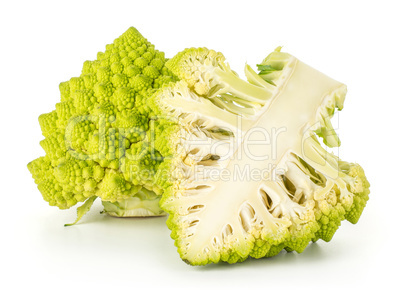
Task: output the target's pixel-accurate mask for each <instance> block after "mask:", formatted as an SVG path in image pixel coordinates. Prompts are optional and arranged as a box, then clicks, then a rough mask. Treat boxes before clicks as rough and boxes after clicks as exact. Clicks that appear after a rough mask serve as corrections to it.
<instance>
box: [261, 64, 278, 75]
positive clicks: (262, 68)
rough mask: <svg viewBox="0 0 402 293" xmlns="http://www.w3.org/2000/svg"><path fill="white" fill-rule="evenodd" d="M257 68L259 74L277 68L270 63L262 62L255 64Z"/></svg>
mask: <svg viewBox="0 0 402 293" xmlns="http://www.w3.org/2000/svg"><path fill="white" fill-rule="evenodd" d="M257 68H258V70H259V71H260V73H258V74H259V75H262V74H268V73H271V72H273V71H276V70H277V69H275V68H274V67H272V66H271V65H264V64H257Z"/></svg>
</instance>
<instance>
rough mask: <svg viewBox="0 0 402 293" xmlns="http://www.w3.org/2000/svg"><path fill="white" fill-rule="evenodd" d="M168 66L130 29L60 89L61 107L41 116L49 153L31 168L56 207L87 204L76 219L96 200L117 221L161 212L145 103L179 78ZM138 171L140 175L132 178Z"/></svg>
mask: <svg viewBox="0 0 402 293" xmlns="http://www.w3.org/2000/svg"><path fill="white" fill-rule="evenodd" d="M166 60H167V59H166V58H165V55H164V53H163V52H161V51H158V50H156V49H155V47H154V45H152V44H151V43H150V42H148V41H147V40H146V39H145V38H144V37H143V36H142V35H141V34H140V33H139V32H138V31H137V30H136V29H135V28H133V27H132V28H129V29H128V30H127V31H126V32H125V33H124V34H123V35H122V36H120V37H119V38H117V39H116V40H115V41H114V42H113V43H112V44H109V45H107V46H106V51H105V52H99V53H98V56H97V59H96V60H94V61H86V62H85V63H84V66H83V69H82V73H81V75H80V76H79V77H73V78H71V79H70V80H69V81H66V82H62V83H61V84H60V94H61V101H60V102H59V103H57V104H56V109H55V110H54V111H52V112H50V113H47V114H42V115H40V116H39V124H40V126H41V129H42V133H43V136H44V137H45V139H44V140H42V141H41V143H40V145H41V146H42V148H43V149H44V150H45V152H46V155H45V156H43V157H40V158H38V159H36V160H34V161H32V162H30V163H29V164H28V168H29V171H30V172H31V173H32V176H33V178H34V179H35V182H36V183H37V184H38V188H39V190H40V192H41V193H42V195H43V198H44V199H45V200H46V201H47V202H49V204H50V205H52V206H57V207H59V208H60V209H68V208H70V207H72V206H74V205H76V204H77V203H78V202H83V201H88V202H87V203H86V205H84V206H83V208H82V209H79V210H78V212H79V215H78V219H77V220H79V218H80V217H81V216H82V215H83V213H84V212H85V211H87V210H88V209H89V207H90V205H91V204H92V203H93V201H94V198H96V197H99V198H101V200H102V201H103V203H104V207H105V211H106V212H109V213H110V214H112V215H115V216H151V215H160V214H163V211H162V210H160V208H159V206H158V199H159V195H160V194H161V192H162V189H161V188H160V187H158V186H157V185H156V184H155V183H154V180H153V178H154V177H153V174H154V173H155V172H156V170H157V169H158V166H159V165H160V163H161V157H160V156H159V155H158V151H157V150H154V149H152V148H150V143H149V132H150V129H149V124H150V119H151V117H152V113H151V111H150V109H149V107H148V106H147V102H146V100H147V99H148V98H149V96H150V95H152V93H153V92H154V91H155V90H156V89H157V88H159V87H161V86H162V85H163V84H165V83H169V82H171V81H174V80H175V77H174V76H173V75H172V74H171V73H170V71H169V70H168V69H167V68H166V66H165V62H166ZM133 166H135V167H138V168H140V169H139V170H140V171H141V172H139V173H136V174H132V172H135V171H137V170H135V169H133V168H131V167H133Z"/></svg>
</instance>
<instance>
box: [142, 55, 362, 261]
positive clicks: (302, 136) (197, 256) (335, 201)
mask: <svg viewBox="0 0 402 293" xmlns="http://www.w3.org/2000/svg"><path fill="white" fill-rule="evenodd" d="M166 66H167V68H168V69H170V70H171V71H172V72H173V73H174V74H175V75H176V76H178V77H179V78H180V81H177V82H174V83H170V84H168V85H165V86H163V87H162V88H161V89H160V90H159V91H157V92H156V93H155V94H154V95H153V96H152V98H151V99H150V100H149V103H150V106H151V108H152V109H153V112H154V113H157V115H158V119H155V121H153V122H154V123H155V124H156V126H154V127H155V129H156V130H157V131H156V135H155V136H156V139H155V145H156V148H157V149H158V150H159V151H160V153H161V155H162V156H163V157H164V161H163V162H162V163H161V165H160V167H159V170H158V171H157V172H156V178H157V181H159V182H161V183H159V185H160V186H163V187H164V193H163V196H162V200H161V207H162V209H164V210H165V211H166V212H167V213H168V214H169V215H170V216H169V219H168V227H169V228H170V229H171V230H172V238H173V239H174V240H175V244H176V246H177V247H178V252H179V253H180V256H181V257H182V259H183V260H185V261H186V262H188V263H190V264H192V265H204V264H207V263H211V262H214V263H216V262H219V261H225V262H229V263H235V262H240V261H243V260H245V259H246V258H248V257H254V258H261V257H269V256H273V255H275V254H277V253H279V252H280V251H281V250H282V249H286V250H288V251H297V252H302V251H303V250H304V249H305V247H306V246H307V245H308V243H309V242H311V241H317V240H318V239H323V240H325V241H329V240H331V238H332V236H333V235H334V233H335V231H336V230H337V228H338V227H339V225H340V223H341V221H342V220H344V219H346V220H348V221H350V222H352V223H356V222H357V220H358V219H359V217H360V215H361V213H362V210H363V208H364V206H365V204H366V201H367V200H368V193H369V189H368V188H369V183H368V181H367V180H366V177H365V175H364V172H363V169H362V168H361V167H360V166H359V165H357V164H354V163H347V162H344V161H341V160H339V158H337V157H336V156H335V155H334V154H332V153H329V152H327V151H326V150H325V149H324V148H323V147H322V145H321V143H320V142H319V137H321V138H322V139H323V141H324V143H325V144H326V145H327V146H329V147H334V146H339V144H340V141H339V138H338V137H337V135H336V133H335V132H334V130H333V127H332V126H331V123H330V118H331V117H332V116H333V114H334V111H335V109H339V110H341V109H342V107H343V102H344V98H345V94H346V86H345V85H343V84H341V83H339V82H337V81H335V80H333V79H331V78H329V77H327V76H325V75H323V74H322V73H320V72H318V71H316V70H315V69H313V68H311V67H309V66H308V65H306V64H304V63H302V62H301V61H299V60H298V59H296V58H295V57H293V56H291V55H289V54H286V53H283V52H281V51H280V48H278V49H277V50H275V51H274V52H273V53H271V54H270V55H269V56H268V57H267V58H266V59H265V60H264V61H263V62H262V64H260V65H259V69H260V70H261V71H260V73H259V74H257V73H256V72H255V71H253V70H252V69H251V67H250V66H246V68H245V74H246V77H247V79H248V82H246V81H244V80H242V79H240V78H239V77H238V76H237V75H236V73H235V72H233V71H232V70H231V69H230V67H229V65H228V64H227V63H226V62H225V58H224V56H223V55H222V54H221V53H217V52H215V51H213V50H208V49H206V48H191V49H186V50H184V51H182V52H180V53H179V54H177V55H176V56H175V57H174V58H172V59H170V60H169V61H168V62H167V63H166ZM161 146H163V147H161ZM166 174H168V175H169V176H163V175H166Z"/></svg>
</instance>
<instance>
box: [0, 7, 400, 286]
mask: <svg viewBox="0 0 402 293" xmlns="http://www.w3.org/2000/svg"><path fill="white" fill-rule="evenodd" d="M11 3H12V4H11ZM397 3H398V1H339V0H338V1H314V2H313V1H251V0H247V1H217V0H215V1H206V0H203V1H197V2H195V1H173V0H171V1H148V2H145V1H126V2H123V1H105V2H104V1H94V2H89V1H66V2H65V3H62V2H61V1H39V0H38V1H12V2H11V1H7V2H6V1H3V2H2V4H1V5H0V32H1V41H0V42H1V45H0V56H1V67H0V72H1V78H0V85H1V94H0V95H1V97H0V100H1V106H0V112H1V115H0V119H1V125H2V131H1V136H0V137H1V154H2V157H1V161H0V162H1V166H3V167H2V168H1V171H0V172H1V176H0V180H1V191H0V194H1V204H2V206H1V221H0V223H1V226H0V227H1V230H0V240H1V241H0V243H1V244H0V245H1V260H0V265H1V268H2V270H3V272H2V273H0V279H1V281H0V285H1V288H2V291H3V289H5V290H4V291H3V292H27V291H28V290H35V292H36V290H38V292H39V291H40V292H92V291H96V292H115V291H116V292H117V291H120V292H121V291H124V292H156V291H159V290H168V289H170V288H174V289H175V292H177V291H183V292H184V291H186V292H198V291H205V290H209V291H210V292H217V291H218V290H232V291H239V292H240V291H247V292H251V291H256V290H261V291H265V292H292V291H294V290H297V292H328V291H329V292H332V291H334V292H335V291H338V290H340V289H341V290H342V291H344V292H356V290H362V291H361V292H363V290H366V289H367V290H369V289H380V290H382V291H385V290H390V289H391V288H393V286H399V285H398V284H399V280H398V279H399V278H400V273H401V270H400V267H399V265H400V263H401V262H402V257H401V247H400V245H401V240H402V237H401V230H402V229H401V224H400V214H401V197H402V191H401V184H402V176H401V173H402V172H401V170H402V168H401V163H402V162H401V150H400V149H401V135H402V134H401V122H400V121H401V119H400V116H399V115H400V112H401V106H402V103H401V100H402V94H401V84H402V74H401V68H402V62H401V52H402V45H401V31H400V29H401V27H402V21H401V9H400V7H399V5H398V4H397ZM130 26H135V27H136V28H137V29H138V30H139V31H140V32H141V33H142V34H143V35H144V36H146V37H147V38H148V39H149V40H150V41H151V42H152V43H154V44H155V45H156V47H157V48H159V49H160V50H162V51H165V52H166V55H167V56H168V57H171V56H173V54H174V53H176V52H178V51H179V50H182V49H183V48H185V47H190V46H206V47H209V48H213V49H215V50H219V51H223V52H224V53H225V55H226V58H227V59H228V60H229V62H230V64H231V66H232V68H233V69H235V70H236V71H238V72H241V71H242V69H243V66H244V64H245V62H247V63H248V64H250V65H252V66H254V65H255V64H256V63H258V62H260V61H261V60H262V59H263V58H264V57H265V56H266V55H267V54H268V53H269V52H271V51H272V50H273V49H274V48H275V47H276V46H278V45H282V46H284V49H283V50H284V51H286V52H289V53H291V54H293V55H295V56H296V57H298V58H299V59H301V60H302V61H304V62H305V63H307V64H309V65H311V66H313V67H315V68H317V69H319V70H320V71H322V72H324V73H326V74H327V75H329V76H331V77H333V78H335V79H337V80H339V81H342V82H344V83H345V84H347V85H348V90H349V91H348V95H347V99H346V102H345V108H344V110H343V111H342V112H341V113H340V114H339V119H338V120H339V126H338V133H339V136H340V138H341V140H342V148H341V149H340V151H339V154H340V156H341V157H342V158H343V159H344V160H347V161H356V162H359V163H360V164H361V165H362V166H363V167H364V169H365V171H366V175H367V177H368V179H369V180H370V182H371V186H372V187H371V199H370V200H369V202H368V205H367V207H366V209H365V211H364V213H363V215H362V217H361V219H360V221H359V223H358V224H357V225H352V224H349V223H346V222H344V223H343V224H342V226H341V228H340V229H339V230H338V232H337V233H336V234H335V237H334V239H333V240H332V241H331V242H330V243H324V242H318V243H316V244H313V245H310V246H309V247H308V248H307V249H306V250H305V252H303V253H302V254H299V255H298V254H296V253H281V254H280V255H279V256H277V257H274V258H271V259H262V260H248V261H246V262H244V263H241V264H236V265H226V264H219V265H209V266H206V267H191V266H188V265H186V264H185V263H184V262H182V261H181V260H180V257H179V255H178V254H177V252H176V248H175V247H174V245H173V241H172V240H171V239H170V231H169V230H168V229H167V227H166V225H165V221H166V218H154V219H115V218H110V217H107V216H104V215H100V214H99V211H100V210H101V207H100V206H99V205H95V207H94V208H93V209H92V210H91V212H90V213H89V214H88V215H87V216H85V217H84V218H83V220H82V221H81V223H80V224H79V225H76V226H73V227H69V228H65V227H63V224H65V223H68V222H71V221H72V220H73V219H74V218H75V209H74V208H73V209H71V210H67V211H60V210H58V209H57V208H55V207H50V206H48V205H47V203H46V202H44V201H43V200H42V198H41V195H40V193H39V191H38V190H37V188H36V186H35V184H34V182H33V180H32V178H31V175H30V173H29V172H28V170H27V168H26V164H27V163H28V162H29V161H31V160H33V159H34V158H36V157H38V156H40V155H42V154H43V151H42V149H41V148H40V146H39V141H40V140H41V139H42V136H41V131H40V128H39V124H38V122H37V118H38V116H39V114H41V113H45V112H49V111H51V110H53V109H54V105H55V103H57V102H58V100H59V92H58V84H59V82H61V81H65V80H68V79H69V78H70V77H73V76H78V75H79V74H80V71H81V68H82V63H83V62H84V61H85V60H91V59H95V58H96V53H97V52H98V51H102V50H104V47H105V45H106V44H107V43H110V42H112V41H113V40H114V38H116V37H118V36H119V35H120V34H121V33H123V32H124V31H125V30H126V29H127V28H128V27H130ZM215 290H216V291H215ZM395 290H397V289H395Z"/></svg>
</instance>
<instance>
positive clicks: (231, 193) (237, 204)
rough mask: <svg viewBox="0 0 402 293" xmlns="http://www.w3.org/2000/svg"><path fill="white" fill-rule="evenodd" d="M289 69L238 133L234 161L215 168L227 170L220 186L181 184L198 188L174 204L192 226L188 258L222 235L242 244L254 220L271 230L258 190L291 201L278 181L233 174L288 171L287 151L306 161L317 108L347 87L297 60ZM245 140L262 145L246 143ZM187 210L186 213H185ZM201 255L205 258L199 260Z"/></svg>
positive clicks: (204, 250)
mask: <svg viewBox="0 0 402 293" xmlns="http://www.w3.org/2000/svg"><path fill="white" fill-rule="evenodd" d="M288 68H290V70H291V72H290V73H289V74H288V75H287V77H288V79H287V81H285V82H284V83H283V84H282V85H281V87H282V88H278V91H277V92H276V95H275V96H274V97H272V100H271V102H269V103H267V104H266V105H265V106H264V107H263V108H262V109H261V111H260V112H259V114H258V116H255V117H256V118H255V119H254V120H253V121H252V125H250V120H249V119H247V127H246V128H247V129H248V131H246V132H243V131H241V133H242V135H241V137H242V138H243V140H242V143H241V144H240V145H239V147H238V148H237V150H236V151H235V152H234V153H233V154H231V155H232V157H231V158H230V159H229V158H228V159H227V161H226V162H225V164H222V163H221V164H220V166H219V167H215V168H216V169H217V170H220V171H219V172H225V178H226V180H220V181H219V183H218V182H217V181H213V180H211V178H206V180H203V179H202V178H201V179H200V178H196V179H193V178H194V177H193V178H192V179H191V180H189V181H187V182H186V181H183V182H182V185H183V187H184V188H189V186H190V185H191V186H194V187H196V186H201V187H199V188H198V189H197V190H196V191H194V190H192V191H190V190H188V192H186V191H185V190H183V195H182V196H180V198H179V199H178V201H177V204H180V205H181V208H182V209H181V211H182V212H181V213H180V215H181V216H182V217H181V218H180V220H182V221H183V222H188V223H190V225H189V227H186V228H185V229H186V234H187V236H188V237H187V238H186V239H184V240H183V241H184V243H189V244H188V245H186V246H185V247H186V254H187V258H188V259H195V258H204V257H208V256H207V255H208V254H209V253H211V252H212V251H213V250H214V247H215V248H216V246H222V245H223V244H224V242H225V241H227V239H226V240H225V239H223V238H224V237H225V235H226V236H228V235H229V237H231V236H230V235H234V236H235V237H236V239H234V240H235V241H236V243H237V244H238V245H239V246H241V245H242V244H243V243H244V242H245V241H246V239H247V237H248V235H247V231H246V230H247V225H249V224H248V223H250V222H251V221H252V219H253V218H254V219H255V221H257V222H262V223H263V226H265V228H266V229H267V227H268V230H269V227H270V225H272V223H269V221H271V220H272V218H273V216H278V215H272V214H271V213H270V211H269V209H268V208H267V203H266V202H265V203H264V200H265V201H266V198H265V199H264V197H263V196H261V194H262V193H261V192H262V190H264V191H265V192H266V193H267V194H268V195H269V196H270V198H271V200H273V201H275V202H282V203H286V202H288V201H289V198H288V197H287V196H286V195H285V194H284V193H283V192H278V182H276V181H272V178H273V177H272V176H268V178H269V179H265V180H251V179H250V178H248V180H239V179H237V180H236V179H235V178H234V176H235V174H237V176H238V175H239V172H238V171H239V170H240V171H241V172H242V171H243V170H246V169H248V170H250V171H252V170H259V171H262V170H268V173H269V172H271V173H272V172H273V171H274V170H275V169H276V170H278V169H280V168H283V169H286V164H285V162H284V161H285V159H284V158H285V157H286V155H287V154H289V153H294V154H296V155H298V156H299V157H301V158H304V155H305V152H304V150H303V139H305V136H306V134H309V135H310V134H311V129H310V128H311V127H312V125H314V123H316V122H317V121H316V119H317V117H316V115H317V112H319V109H320V107H322V105H325V104H326V99H330V98H332V96H333V93H334V92H338V93H340V94H344V93H345V92H346V87H345V85H343V84H341V83H339V82H337V81H335V80H333V79H331V78H329V77H327V76H325V75H324V74H322V73H320V72H319V71H317V70H315V69H313V68H311V67H309V66H308V65H306V64H304V63H302V62H300V61H298V60H297V59H295V58H292V59H291V60H290V61H289V63H288ZM194 110H196V109H194ZM208 118H209V117H208ZM239 119H241V118H239ZM218 120H219V117H218ZM233 124H234V123H233ZM260 128H261V129H264V130H266V132H267V133H269V134H273V133H274V131H276V133H277V135H276V136H277V137H276V140H275V141H272V139H273V137H271V138H270V139H271V143H269V142H267V137H266V133H265V134H264V132H263V131H259V130H258V129H260ZM244 129H245V127H244V126H243V127H242V130H244ZM247 138H252V139H253V141H260V142H262V141H265V143H252V142H250V141H248V142H247V141H246V139H247ZM272 143H273V144H272ZM250 155H254V156H258V159H257V158H250ZM282 159H284V160H282ZM308 159H309V158H306V160H308ZM281 160H282V162H281ZM317 163H319V162H317ZM222 166H225V168H224V169H223V168H222ZM196 167H197V168H202V167H198V166H196ZM197 168H196V170H197ZM206 168H208V167H206ZM209 168H214V167H209ZM260 173H262V172H260ZM265 174H267V172H265ZM271 175H272V174H271ZM334 175H335V174H334ZM193 180H194V181H193ZM186 184H187V185H186ZM275 198H276V199H275ZM173 204H175V203H174V201H173ZM187 210H189V211H190V212H187V213H186V212H183V211H187ZM245 219H246V221H245V222H246V223H244V220H245ZM242 221H243V224H242ZM247 222H248V223H247ZM190 242H191V243H190ZM202 253H206V255H205V256H204V257H203V256H202V255H201V254H202Z"/></svg>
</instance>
